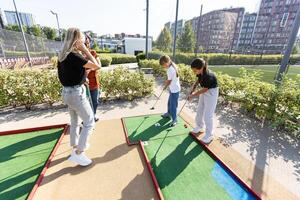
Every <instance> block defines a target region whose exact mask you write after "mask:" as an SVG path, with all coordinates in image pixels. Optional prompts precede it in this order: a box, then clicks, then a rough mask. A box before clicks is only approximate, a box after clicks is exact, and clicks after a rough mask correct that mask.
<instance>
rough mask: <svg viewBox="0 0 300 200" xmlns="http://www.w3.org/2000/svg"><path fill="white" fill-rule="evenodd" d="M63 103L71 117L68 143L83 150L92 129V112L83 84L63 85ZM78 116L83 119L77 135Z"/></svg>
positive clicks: (93, 122)
mask: <svg viewBox="0 0 300 200" xmlns="http://www.w3.org/2000/svg"><path fill="white" fill-rule="evenodd" d="M62 96H63V100H64V103H66V104H67V105H68V108H69V113H70V117H71V126H70V143H71V146H77V149H78V150H80V151H84V150H85V149H86V146H87V142H88V138H89V135H90V133H91V132H92V130H93V127H94V124H95V121H94V112H93V110H92V108H91V105H90V102H89V100H88V99H87V96H86V88H85V86H83V85H82V86H74V87H64V88H63V91H62ZM78 116H79V117H80V118H81V119H82V121H83V128H82V130H81V133H80V135H79V121H78Z"/></svg>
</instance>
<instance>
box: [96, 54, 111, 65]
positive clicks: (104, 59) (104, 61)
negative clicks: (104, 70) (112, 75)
mask: <svg viewBox="0 0 300 200" xmlns="http://www.w3.org/2000/svg"><path fill="white" fill-rule="evenodd" d="M99 58H100V61H101V65H102V67H107V66H109V65H110V64H111V61H112V58H111V57H110V56H107V55H104V54H100V55H99Z"/></svg>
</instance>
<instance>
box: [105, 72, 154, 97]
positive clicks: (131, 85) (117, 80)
mask: <svg viewBox="0 0 300 200" xmlns="http://www.w3.org/2000/svg"><path fill="white" fill-rule="evenodd" d="M100 82H101V87H102V89H101V90H102V91H103V92H104V97H105V98H106V99H107V98H109V97H112V98H118V99H126V100H133V99H134V98H138V97H143V96H146V95H149V94H151V93H152V92H153V86H154V80H151V79H146V78H145V77H144V74H143V73H137V72H130V71H129V70H128V69H124V68H121V67H118V68H116V69H115V70H113V71H110V72H101V75H100Z"/></svg>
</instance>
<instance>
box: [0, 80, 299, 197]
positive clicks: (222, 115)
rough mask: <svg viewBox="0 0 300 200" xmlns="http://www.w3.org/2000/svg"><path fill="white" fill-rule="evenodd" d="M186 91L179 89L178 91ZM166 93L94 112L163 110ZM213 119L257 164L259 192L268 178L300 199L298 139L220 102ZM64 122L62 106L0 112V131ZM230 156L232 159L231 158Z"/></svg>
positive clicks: (190, 110) (227, 140) (230, 143)
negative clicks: (156, 101) (58, 107)
mask: <svg viewBox="0 0 300 200" xmlns="http://www.w3.org/2000/svg"><path fill="white" fill-rule="evenodd" d="M160 83H161V82H159V83H158V87H157V89H156V90H157V91H156V93H157V94H159V92H160V89H161V86H160V85H161V84H160ZM186 92H187V91H182V93H186ZM167 97H168V94H167V93H164V94H163V96H162V98H161V101H159V103H158V104H157V106H156V109H155V110H150V108H151V107H152V105H153V103H154V102H155V100H156V97H154V96H153V97H149V98H144V99H140V100H135V101H132V102H128V101H116V102H113V101H110V102H107V103H103V104H101V105H100V107H99V108H98V110H99V111H98V112H99V115H100V119H101V121H104V120H109V119H120V118H121V117H126V116H135V115H144V114H153V113H162V112H164V111H165V110H166V102H167ZM184 100H185V99H184V95H182V96H181V98H180V104H179V107H181V106H182V105H183V103H184ZM196 105H197V102H196V101H194V102H191V103H188V104H187V106H186V108H185V109H184V111H185V113H187V114H188V115H189V117H191V118H194V117H195V108H196ZM215 120H216V130H215V135H216V137H217V138H219V141H220V143H221V144H222V145H223V146H224V147H226V148H227V149H229V150H230V149H232V150H234V151H236V152H238V153H239V154H240V155H242V156H243V157H244V158H245V159H246V160H248V161H250V162H251V163H252V164H254V165H255V166H257V169H258V170H253V171H252V178H251V179H259V180H260V181H258V183H257V184H258V186H255V188H256V189H257V190H258V192H259V193H263V192H264V191H265V190H266V188H269V187H270V185H271V184H270V183H269V181H270V180H271V179H272V180H275V181H276V182H277V183H278V184H280V185H281V187H282V188H284V189H286V190H287V191H289V192H290V193H291V194H292V195H295V196H297V198H298V199H300V190H299V188H300V145H299V144H300V143H299V140H295V139H293V138H291V137H289V136H287V135H286V134H282V133H278V132H276V131H274V130H272V129H270V128H268V127H263V128H262V127H261V124H260V123H258V122H257V121H256V120H254V119H251V118H249V117H247V116H245V115H243V114H241V112H238V111H235V109H230V108H228V107H224V106H222V105H220V104H219V105H218V109H217V112H216V116H215ZM67 122H69V116H68V113H67V109H65V108H64V109H57V110H56V109H51V110H43V111H24V112H16V113H10V114H0V131H3V130H11V129H20V128H25V127H35V126H43V125H49V124H57V123H67ZM232 160H233V161H234V159H232ZM261 171H262V172H263V173H261ZM268 177H270V178H268ZM271 189H272V188H271ZM274 189H275V188H274Z"/></svg>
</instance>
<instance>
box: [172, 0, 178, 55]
mask: <svg viewBox="0 0 300 200" xmlns="http://www.w3.org/2000/svg"><path fill="white" fill-rule="evenodd" d="M178 6H179V0H177V1H176V15H175V28H174V38H173V39H174V42H173V59H174V61H175V56H176V37H177V21H178Z"/></svg>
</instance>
